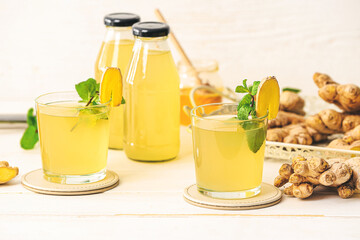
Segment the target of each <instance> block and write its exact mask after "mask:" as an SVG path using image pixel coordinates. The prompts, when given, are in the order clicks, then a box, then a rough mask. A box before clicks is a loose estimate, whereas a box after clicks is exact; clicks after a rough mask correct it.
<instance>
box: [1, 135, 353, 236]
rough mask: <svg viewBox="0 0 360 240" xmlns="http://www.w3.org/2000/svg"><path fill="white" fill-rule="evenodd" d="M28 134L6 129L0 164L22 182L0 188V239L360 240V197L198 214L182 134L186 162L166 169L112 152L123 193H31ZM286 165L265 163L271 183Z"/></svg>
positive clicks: (34, 164) (36, 159)
mask: <svg viewBox="0 0 360 240" xmlns="http://www.w3.org/2000/svg"><path fill="white" fill-rule="evenodd" d="M22 131H23V130H21V129H0V146H1V147H0V149H1V151H0V160H6V161H9V162H10V164H11V165H14V166H18V167H19V169H20V174H19V176H18V177H16V178H15V179H14V180H12V181H11V182H9V183H8V184H6V185H1V186H0V203H1V204H0V239H4V240H5V239H37V240H38V239H110V237H111V239H195V238H196V239H292V240H293V239H325V236H326V237H327V239H360V231H359V224H360V201H359V198H360V196H359V194H357V195H356V196H355V197H353V198H351V199H347V200H343V199H340V198H339V197H338V196H337V195H336V193H335V192H320V193H318V194H315V196H314V197H312V198H310V199H307V200H299V199H294V198H290V197H286V196H284V197H283V200H282V201H281V202H280V203H279V204H278V205H275V206H273V207H269V208H264V209H259V210H244V211H221V210H210V209H204V208H199V207H195V206H192V205H190V204H188V203H186V202H185V201H184V200H183V197H182V192H183V189H184V188H185V187H186V186H188V185H190V184H192V183H195V174H194V164H193V157H192V146H191V135H190V134H189V133H187V132H186V130H185V128H183V129H182V142H181V144H182V145H181V151H180V154H179V157H178V158H177V159H175V160H173V161H169V162H164V163H141V162H135V161H131V160H128V159H127V158H126V156H125V154H124V153H123V152H122V151H110V152H109V163H108V168H109V169H111V170H113V171H115V172H116V173H117V174H118V175H119V176H120V179H121V183H120V185H119V186H118V187H116V188H115V189H113V190H110V191H108V192H106V193H102V194H94V195H87V196H71V197H69V196H49V195H41V194H36V193H33V192H30V191H28V190H26V189H24V188H23V187H22V186H21V184H20V178H21V175H22V174H24V173H26V172H29V171H31V170H34V169H37V168H41V158H40V152H39V147H37V148H36V149H35V150H31V151H25V150H22V149H21V148H20V147H19V140H20V137H21V134H22ZM280 165H281V162H280V161H276V160H269V159H267V160H266V161H265V166H264V181H265V182H268V183H272V181H273V178H274V177H275V175H276V173H277V170H278V168H279V166H280Z"/></svg>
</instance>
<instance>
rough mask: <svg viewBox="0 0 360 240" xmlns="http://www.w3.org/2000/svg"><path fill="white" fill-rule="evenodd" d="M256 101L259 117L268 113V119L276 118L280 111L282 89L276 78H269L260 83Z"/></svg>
mask: <svg viewBox="0 0 360 240" xmlns="http://www.w3.org/2000/svg"><path fill="white" fill-rule="evenodd" d="M255 101H256V115H257V116H258V117H263V116H265V115H266V113H268V119H274V118H276V115H277V114H278V111H279V103H280V88H279V83H278V81H277V80H276V78H275V77H267V78H265V79H263V80H262V81H261V82H260V85H259V87H258V91H257V94H256V100H255Z"/></svg>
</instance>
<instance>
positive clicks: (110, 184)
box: [21, 169, 119, 195]
mask: <svg viewBox="0 0 360 240" xmlns="http://www.w3.org/2000/svg"><path fill="white" fill-rule="evenodd" d="M21 184H22V185H23V186H24V188H26V189H28V190H30V191H33V192H36V193H42V194H49V195H86V194H93V193H101V192H105V191H107V190H110V189H112V188H114V187H116V186H117V185H119V176H118V175H117V174H116V173H114V172H113V171H110V170H106V177H105V178H104V179H103V180H101V181H98V182H94V183H86V184H60V183H52V182H49V181H47V180H45V178H44V173H43V170H42V169H37V170H34V171H32V172H29V173H27V174H25V175H23V176H22V178H21Z"/></svg>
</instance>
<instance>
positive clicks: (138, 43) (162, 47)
mask: <svg viewBox="0 0 360 240" xmlns="http://www.w3.org/2000/svg"><path fill="white" fill-rule="evenodd" d="M167 38H168V37H167V36H165V37H156V38H148V37H135V45H134V49H141V48H144V49H146V50H152V51H170V47H169V45H168V43H167Z"/></svg>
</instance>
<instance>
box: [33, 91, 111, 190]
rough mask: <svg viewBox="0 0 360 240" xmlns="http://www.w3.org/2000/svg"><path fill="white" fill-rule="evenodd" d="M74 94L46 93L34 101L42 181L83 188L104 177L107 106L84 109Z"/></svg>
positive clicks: (106, 151)
mask: <svg viewBox="0 0 360 240" xmlns="http://www.w3.org/2000/svg"><path fill="white" fill-rule="evenodd" d="M80 100H81V99H80V97H79V96H78V94H77V93H76V92H56V93H48V94H44V95H42V96H40V97H38V98H37V99H36V100H35V101H36V112H37V114H36V115H37V121H38V127H39V138H40V149H41V158H42V165H43V171H44V177H45V179H46V180H48V181H50V182H56V183H63V184H83V183H91V182H96V181H99V180H101V179H103V178H105V176H106V162H107V153H108V144H109V120H108V115H109V104H99V105H91V106H86V103H84V102H81V101H80Z"/></svg>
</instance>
